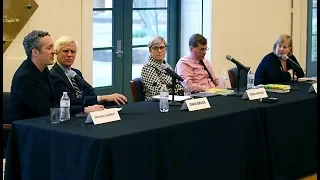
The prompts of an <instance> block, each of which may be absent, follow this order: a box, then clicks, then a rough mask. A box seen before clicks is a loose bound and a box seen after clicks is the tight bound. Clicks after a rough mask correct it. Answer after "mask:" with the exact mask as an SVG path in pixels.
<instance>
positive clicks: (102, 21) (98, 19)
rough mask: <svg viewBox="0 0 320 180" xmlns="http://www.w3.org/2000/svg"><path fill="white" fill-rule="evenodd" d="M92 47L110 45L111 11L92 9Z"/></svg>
mask: <svg viewBox="0 0 320 180" xmlns="http://www.w3.org/2000/svg"><path fill="white" fill-rule="evenodd" d="M92 21H93V47H94V48H96V47H111V46H112V11H93V12H92Z"/></svg>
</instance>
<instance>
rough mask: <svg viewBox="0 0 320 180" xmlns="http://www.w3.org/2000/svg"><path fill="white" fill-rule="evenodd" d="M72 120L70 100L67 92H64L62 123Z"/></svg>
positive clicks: (61, 113) (61, 100) (61, 102)
mask: <svg viewBox="0 0 320 180" xmlns="http://www.w3.org/2000/svg"><path fill="white" fill-rule="evenodd" d="M67 120H70V98H69V96H68V94H67V92H63V94H62V97H61V99H60V121H61V122H62V121H67Z"/></svg>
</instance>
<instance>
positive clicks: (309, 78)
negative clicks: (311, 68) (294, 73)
mask: <svg viewBox="0 0 320 180" xmlns="http://www.w3.org/2000/svg"><path fill="white" fill-rule="evenodd" d="M305 81H317V77H302V78H299V79H298V82H305Z"/></svg>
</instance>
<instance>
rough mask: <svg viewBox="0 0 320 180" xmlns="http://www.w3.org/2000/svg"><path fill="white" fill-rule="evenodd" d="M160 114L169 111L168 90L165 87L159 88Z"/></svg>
mask: <svg viewBox="0 0 320 180" xmlns="http://www.w3.org/2000/svg"><path fill="white" fill-rule="evenodd" d="M159 107H160V112H168V111H169V90H168V88H167V86H166V85H162V87H161V88H160V103H159Z"/></svg>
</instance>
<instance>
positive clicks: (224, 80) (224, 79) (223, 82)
mask: <svg viewBox="0 0 320 180" xmlns="http://www.w3.org/2000/svg"><path fill="white" fill-rule="evenodd" d="M219 81H220V82H219V88H222V89H227V88H228V81H229V78H228V73H227V70H226V69H223V70H222V72H221V74H220V79H219Z"/></svg>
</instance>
